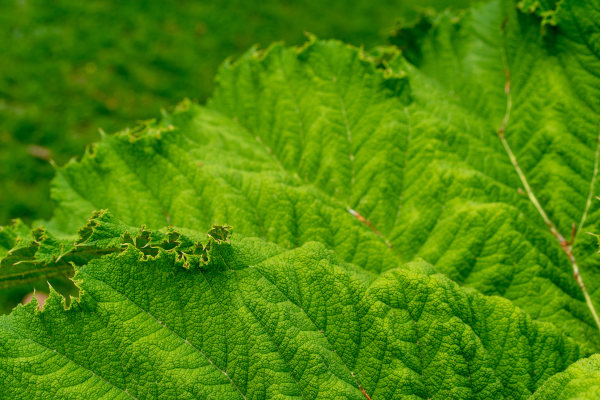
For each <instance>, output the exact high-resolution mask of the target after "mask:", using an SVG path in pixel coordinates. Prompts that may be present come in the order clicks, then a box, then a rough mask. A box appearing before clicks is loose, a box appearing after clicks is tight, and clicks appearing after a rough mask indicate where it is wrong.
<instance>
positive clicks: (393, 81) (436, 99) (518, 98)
mask: <svg viewBox="0 0 600 400" xmlns="http://www.w3.org/2000/svg"><path fill="white" fill-rule="evenodd" d="M565 3H568V2H563V6H562V7H561V12H562V13H563V14H564V15H565V16H564V17H563V18H562V19H559V21H568V18H567V17H568V16H569V15H570V14H568V12H570V11H569V10H570V8H569V7H571V8H575V7H576V6H575V5H573V6H569V7H567V4H565ZM581 7H584V6H583V5H582V6H581ZM590 7H591V6H590ZM573 12H575V11H573ZM590 12H591V11H590ZM431 26H432V27H431V30H430V31H429V33H427V34H426V35H425V36H423V37H421V39H420V41H419V44H420V48H419V49H418V50H419V52H420V54H421V55H420V57H419V59H415V60H412V61H413V62H414V63H416V64H417V65H413V64H411V63H410V62H409V61H410V60H409V61H407V60H405V59H403V58H402V57H400V56H398V55H393V54H392V55H389V54H388V55H386V56H385V57H382V58H379V57H377V58H373V57H370V56H367V55H365V54H363V52H362V51H360V50H358V49H355V48H352V47H349V46H346V45H343V44H341V43H338V42H331V41H329V42H322V41H316V40H311V41H310V42H309V43H307V45H306V46H304V47H302V48H286V47H284V46H282V45H274V46H272V47H271V48H269V49H268V50H266V51H257V50H251V51H250V52H249V53H248V54H246V55H245V56H244V57H243V58H242V59H240V60H238V61H237V62H236V63H234V64H231V63H226V64H225V65H224V67H223V68H222V70H221V72H220V74H219V75H218V77H217V85H218V89H217V91H216V93H215V95H214V97H213V99H212V100H211V102H210V103H209V108H210V109H206V108H202V107H198V106H195V105H191V104H190V103H189V102H184V103H182V104H180V105H179V106H178V108H177V109H176V110H174V111H173V112H171V113H170V114H166V113H165V116H164V118H163V119H162V120H161V121H160V122H154V121H149V122H147V123H146V124H145V125H143V126H141V127H139V128H138V129H136V130H132V131H125V132H122V133H120V134H118V135H116V136H112V137H108V138H106V139H105V140H103V141H102V142H100V143H99V144H98V145H96V146H94V147H92V148H91V149H90V151H89V152H88V154H87V155H86V156H85V157H84V158H83V160H82V161H81V162H76V163H71V164H69V165H68V166H67V167H66V168H64V169H62V170H60V171H59V175H58V177H57V179H56V180H55V182H54V192H53V193H54V194H53V195H54V198H55V199H56V200H57V202H58V204H59V207H58V209H57V213H56V217H55V220H54V223H55V225H56V226H57V227H58V228H59V229H61V230H66V231H69V230H73V229H76V227H77V226H79V225H81V224H82V223H83V222H84V221H85V218H87V216H88V215H89V214H90V213H91V212H92V211H93V210H95V209H100V208H108V209H110V210H112V211H113V212H114V214H115V215H116V216H117V217H118V218H120V219H122V220H123V221H125V223H126V224H127V225H130V226H136V225H141V224H146V225H147V226H148V227H150V228H160V227H163V226H165V225H168V224H174V225H177V226H183V227H186V228H190V229H197V230H207V229H208V228H209V227H210V226H212V225H213V224H216V223H223V222H226V223H228V224H230V225H232V226H235V227H236V229H237V231H238V232H240V233H241V234H243V235H245V236H258V237H262V238H264V239H266V240H268V241H272V242H275V243H277V244H279V245H282V246H284V247H286V248H295V247H297V246H300V245H302V244H303V243H306V242H308V241H319V242H321V243H324V244H325V245H326V246H327V247H328V248H330V249H332V250H334V251H335V252H336V253H337V254H338V255H339V256H340V257H341V258H342V259H343V260H344V261H347V262H352V263H354V264H356V265H359V266H361V267H363V268H365V269H366V270H369V271H373V272H382V271H385V270H387V269H389V268H393V267H395V266H397V265H398V263H403V262H408V261H411V260H413V259H415V258H423V259H425V260H426V261H427V262H429V263H431V264H433V265H434V266H435V268H436V269H437V271H439V272H441V273H444V274H446V275H447V276H449V277H450V278H451V279H452V280H454V281H456V282H458V283H459V284H461V285H465V286H470V287H474V288H477V289H478V290H480V291H482V292H483V293H485V294H490V295H500V296H503V297H505V298H507V299H509V300H511V301H512V302H513V303H515V304H516V305H518V306H519V307H521V308H523V309H524V310H526V311H527V312H528V313H530V314H531V315H532V316H533V317H534V318H536V319H539V320H542V321H549V322H553V323H555V324H557V325H558V326H561V327H564V329H565V332H566V333H567V334H569V335H571V336H573V337H575V338H577V340H580V341H582V342H586V343H588V344H590V345H593V346H595V347H598V346H599V345H600V334H599V332H598V326H597V325H596V323H595V321H594V317H593V313H592V312H591V310H590V304H586V299H585V297H584V294H583V292H582V290H581V288H580V285H578V283H577V281H576V279H574V278H573V266H572V265H571V262H570V260H569V255H570V254H571V253H572V254H574V257H575V260H576V261H577V263H578V268H579V273H580V276H582V277H583V280H584V282H585V285H586V286H587V291H588V293H589V295H590V296H591V298H590V302H589V303H591V304H592V305H596V306H597V305H598V304H600V292H599V291H598V289H599V285H600V276H599V274H600V270H598V269H597V268H595V266H596V265H597V264H598V262H600V258H599V256H598V255H597V254H596V251H595V245H594V241H593V238H591V237H588V235H586V234H585V232H586V231H600V213H599V211H600V208H599V206H598V204H597V202H592V201H591V200H592V199H593V195H594V194H595V193H596V191H597V190H596V189H597V187H596V186H597V185H596V180H597V169H598V168H597V167H598V164H597V161H598V157H597V155H598V140H597V137H598V133H599V123H600V122H599V117H598V107H596V106H595V105H594V103H593V101H594V100H593V99H594V98H595V97H593V93H594V90H595V89H594V88H595V87H596V86H595V85H597V83H598V78H597V76H596V75H594V74H592V73H589V71H592V72H593V71H594V68H595V67H596V65H597V64H598V59H597V57H595V56H594V55H593V54H588V53H589V51H588V50H587V46H581V56H582V57H584V58H583V61H582V62H585V63H586V64H582V65H579V66H578V65H576V64H573V63H571V62H570V61H569V60H572V59H573V58H574V57H575V55H574V54H573V50H572V49H571V48H570V47H568V46H564V45H560V44H561V43H562V41H571V40H574V39H572V36H573V35H574V33H573V32H574V30H575V28H574V27H571V26H566V27H565V30H566V31H567V32H566V33H563V31H562V30H560V29H558V30H556V31H551V32H547V31H546V32H544V31H542V30H541V29H540V20H539V18H538V17H537V16H535V15H531V14H526V13H523V12H522V11H520V10H519V9H517V8H516V6H515V5H514V4H513V3H512V2H509V1H489V2H486V3H483V4H481V5H477V6H475V7H474V8H473V9H472V10H471V11H470V12H469V13H466V14H465V15H464V16H462V18H457V17H455V16H452V15H450V14H442V15H440V16H439V17H437V18H435V19H434V20H433V21H431ZM418 29H422V27H419V28H418ZM547 29H550V28H547ZM553 29H554V28H553ZM579 39H581V40H584V39H582V38H581V37H579ZM585 40H587V39H585ZM578 48H579V47H578ZM586 52H587V53H586ZM414 53H415V52H408V53H407V54H409V55H410V54H414ZM578 54H579V53H578ZM588 64H589V65H588ZM507 71H508V75H507ZM507 76H509V78H510V79H509V83H510V85H509V86H510V91H509V92H508V95H507V93H506V89H507V88H508V87H507ZM571 77H573V79H579V80H581V82H580V83H579V81H577V82H578V83H576V84H574V83H572V82H573V81H572V79H571ZM588 92H589V93H591V94H592V96H591V97H590V96H588ZM509 99H510V107H509V108H507V104H508V103H507V102H508V100H509ZM586 99H588V100H586ZM507 111H510V113H507ZM505 119H506V121H505V122H503V121H504V120H505ZM499 131H501V132H502V134H503V135H504V137H505V138H506V144H507V146H508V147H509V148H510V150H511V152H512V154H513V155H514V156H515V157H516V160H517V162H518V165H519V166H520V171H521V172H522V177H523V178H524V179H525V180H526V181H527V185H528V188H529V189H530V190H527V188H525V187H524V183H523V180H522V179H521V177H520V176H519V174H518V172H517V170H516V169H515V167H514V166H513V163H512V161H511V158H510V157H509V154H508V153H507V150H506V148H505V146H503V142H502V141H501V139H500V137H499V134H498V132H499ZM529 194H531V196H534V198H535V201H536V202H539V207H535V206H534V204H533V202H532V201H531V198H530V197H531V196H529ZM540 210H543V213H544V215H545V217H542V216H541V212H540ZM544 218H546V219H547V221H545V219H544ZM548 222H549V223H551V224H552V226H553V228H552V229H549V227H548V225H547V223H548ZM573 223H575V224H576V231H575V233H576V235H575V237H574V239H575V241H574V244H573V245H572V246H571V245H568V244H567V243H566V242H567V241H568V240H569V238H570V234H571V225H572V224H573ZM552 231H554V234H553V233H552ZM563 239H564V240H563ZM561 243H562V245H561Z"/></svg>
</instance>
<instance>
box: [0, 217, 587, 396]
mask: <svg viewBox="0 0 600 400" xmlns="http://www.w3.org/2000/svg"><path fill="white" fill-rule="evenodd" d="M110 220H111V219H110V218H107V214H105V213H103V214H101V215H100V216H96V217H94V218H92V219H91V221H90V224H89V225H93V226H95V228H94V229H95V230H96V231H101V232H102V231H103V232H108V231H109V230H110V229H105V228H107V227H108V228H110V226H108V225H109V224H110ZM107 221H108V222H107ZM113 221H114V220H113ZM216 229H217V230H221V231H223V230H222V229H221V228H216ZM143 232H148V237H151V238H159V237H161V238H162V239H163V240H161V241H158V240H157V241H153V240H150V242H153V243H154V244H152V245H150V246H142V247H141V248H140V247H137V246H136V245H135V244H134V243H130V242H128V239H127V238H129V237H138V238H139V237H140V235H142V236H143V235H144V233H143ZM171 232H177V234H178V235H179V237H178V239H177V242H178V243H177V244H176V245H175V246H174V247H173V248H169V249H165V248H164V244H165V243H168V242H169V241H171V242H172V239H173V237H174V236H173V235H171V236H170V238H171V239H169V235H168V234H164V233H161V232H151V231H148V230H145V229H138V230H133V231H131V232H130V231H125V232H117V231H114V234H115V235H114V241H113V243H117V242H121V243H122V244H124V246H116V247H115V248H110V249H109V248H108V247H105V248H104V250H105V252H104V254H102V255H100V256H99V257H97V258H94V259H92V260H90V261H89V262H87V263H86V264H84V265H81V266H75V270H76V275H75V278H74V280H75V282H76V283H77V285H78V287H79V289H80V292H81V295H80V297H79V298H77V299H73V300H72V302H71V304H70V306H69V307H68V308H65V303H64V299H63V298H62V297H61V296H60V295H59V294H57V293H56V292H55V291H53V290H51V294H50V297H49V298H48V300H47V301H46V304H45V306H44V309H43V311H40V310H39V308H38V307H37V304H36V303H35V302H34V303H30V304H27V305H25V306H18V307H17V308H16V309H15V310H14V311H13V312H12V313H11V314H10V315H7V316H2V317H0V382H2V387H3V397H7V398H32V397H35V398H42V399H46V398H47V399H54V398H81V397H82V394H85V396H84V397H86V398H179V399H185V398H190V399H192V398H211V399H213V398H214V399H235V398H240V399H250V398H306V399H309V398H323V399H334V398H348V399H365V398H372V399H377V398H401V397H402V398H431V399H447V398H473V399H492V398H514V399H520V398H526V397H527V396H528V395H529V394H530V393H532V392H534V391H535V390H536V389H537V388H538V387H539V386H540V385H541V384H542V383H543V382H544V381H546V380H547V379H548V378H549V377H551V376H552V375H553V374H555V373H557V372H560V371H563V370H564V369H565V368H566V367H567V366H568V365H570V364H571V363H573V362H574V361H576V360H577V359H579V358H580V357H582V356H585V355H586V354H587V351H586V350H584V349H583V348H582V347H581V346H579V345H577V344H575V342H573V341H572V340H570V339H566V338H565V337H564V336H563V335H562V334H561V333H560V332H559V331H558V330H557V329H556V328H555V327H553V326H552V325H550V324H547V323H540V322H536V321H533V320H532V319H531V318H530V317H529V316H528V315H527V314H525V313H524V312H523V311H521V310H519V309H518V308H516V307H515V306H514V305H512V304H511V303H510V302H509V301H507V300H505V299H501V298H499V297H486V296H483V295H481V294H479V293H477V292H476V291H473V290H465V289H462V288H460V287H459V286H458V285H456V284H455V283H453V282H452V281H450V280H449V279H447V278H446V277H444V276H443V275H439V274H434V273H433V269H432V268H431V266H429V265H427V264H426V263H423V262H420V263H413V264H411V265H406V266H403V267H401V268H393V269H390V270H388V271H386V272H385V273H382V274H380V275H377V274H374V273H371V272H367V271H365V270H364V269H362V268H360V267H356V266H354V265H351V264H346V263H344V262H343V261H340V260H339V259H338V257H337V256H336V255H335V254H334V253H333V252H332V251H330V250H327V249H326V247H325V246H324V245H323V244H321V243H316V242H311V243H306V244H304V245H302V246H300V247H299V248H297V249H294V250H286V249H284V248H282V247H279V246H276V245H273V244H269V243H266V242H264V241H262V240H260V239H244V238H241V237H237V238H231V239H230V238H229V234H226V235H225V236H223V237H222V239H215V238H213V237H212V235H206V234H205V235H200V234H198V233H196V234H195V236H196V237H202V236H203V237H204V239H202V241H203V242H204V243H203V244H202V245H201V246H200V247H201V248H202V249H204V251H206V252H207V254H208V257H207V260H206V262H204V263H200V264H196V265H195V266H192V267H190V266H186V265H185V264H184V263H181V258H180V255H181V254H182V253H188V254H191V253H192V252H193V250H190V249H194V248H196V247H198V246H197V245H191V246H190V243H194V239H192V237H193V236H194V234H193V233H192V234H191V236H190V233H188V234H182V233H179V232H178V231H177V230H172V231H171ZM107 238H108V236H106V235H105V239H107ZM85 246H92V245H91V243H88V244H86V245H85ZM166 247H170V246H166ZM149 248H154V249H155V250H156V252H155V255H148V254H147V251H146V250H148V249H149Z"/></svg>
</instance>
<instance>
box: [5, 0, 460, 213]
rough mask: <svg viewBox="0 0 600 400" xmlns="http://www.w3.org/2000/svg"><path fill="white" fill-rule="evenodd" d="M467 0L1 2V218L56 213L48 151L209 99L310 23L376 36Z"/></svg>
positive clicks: (346, 36) (54, 154) (369, 39)
mask: <svg viewBox="0 0 600 400" xmlns="http://www.w3.org/2000/svg"><path fill="white" fill-rule="evenodd" d="M466 3H468V1H466V0H462V1H459V2H451V1H448V0H441V1H440V0H428V1H425V2H422V1H419V2H417V1H415V0H383V1H378V2H372V1H357V2H353V3H352V6H349V5H348V2H346V1H342V0H334V1H329V2H327V3H326V4H325V3H324V2H322V1H319V0H301V1H290V0H287V1H274V0H266V1H241V0H219V1H207V0H203V1H168V2H165V1H132V2H120V1H114V0H98V1H91V2H86V1H79V0H59V1H52V2H47V1H41V0H36V1H31V0H5V1H2V2H0V40H1V42H0V45H1V48H2V51H1V52H0V223H6V222H7V220H8V219H9V218H15V217H21V218H24V219H25V220H26V221H27V220H32V219H35V218H45V217H48V216H49V215H50V212H51V208H52V206H51V202H50V200H49V190H48V182H49V180H50V178H51V177H52V176H53V171H52V167H51V166H50V163H49V162H48V161H49V160H51V159H52V160H55V161H56V162H57V163H59V164H62V163H64V162H65V161H67V160H68V159H69V158H70V157H72V156H75V155H78V154H81V152H82V150H83V148H84V147H85V145H86V144H87V143H90V142H92V141H95V140H97V139H99V133H98V129H99V128H102V129H104V130H105V131H107V132H111V131H114V130H116V129H117V128H119V129H120V128H122V127H123V126H124V125H125V124H130V123H132V122H133V121H135V120H138V119H145V118H149V117H152V116H154V115H156V114H157V112H158V110H159V109H160V108H161V107H163V106H166V105H169V104H173V103H174V102H176V101H179V100H180V99H182V98H183V97H190V98H192V99H197V100H199V101H202V100H204V99H205V98H206V97H207V95H208V94H209V93H210V92H211V90H212V77H213V76H214V74H215V71H216V69H217V67H218V65H219V64H220V63H221V62H222V61H223V60H224V59H225V58H226V57H229V56H236V55H239V54H241V53H242V52H243V51H245V50H246V49H247V48H249V47H250V46H252V45H253V44H259V45H263V46H266V45H267V44H269V43H271V42H273V41H277V40H284V41H286V42H288V43H300V42H302V41H303V40H304V32H311V33H314V34H317V35H318V36H320V37H323V38H327V37H335V38H338V39H342V40H344V41H346V42H349V43H352V44H356V45H360V44H364V45H365V46H367V47H369V46H373V45H375V44H380V43H382V42H384V41H385V38H386V36H387V35H388V34H389V32H390V31H391V30H392V29H393V28H394V25H395V24H396V20H397V19H398V18H402V17H403V16H404V17H405V18H409V19H410V18H412V17H414V10H413V6H415V5H418V6H419V7H424V6H435V7H436V8H444V7H446V6H447V5H448V4H452V5H453V6H454V7H459V6H462V5H465V4H466Z"/></svg>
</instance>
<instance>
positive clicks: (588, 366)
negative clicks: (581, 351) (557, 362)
mask: <svg viewBox="0 0 600 400" xmlns="http://www.w3.org/2000/svg"><path fill="white" fill-rule="evenodd" d="M599 397H600V356H599V355H593V356H591V357H589V358H585V359H583V360H579V361H577V362H576V363H575V364H573V365H571V366H570V367H569V368H567V370H566V371H565V372H562V373H559V374H556V375H554V376H553V377H552V378H550V379H548V380H547V381H546V382H545V383H544V384H543V385H542V387H541V388H539V389H538V390H537V391H536V392H535V394H534V396H533V397H532V399H534V400H547V399H548V400H549V399H562V400H575V399H577V400H594V399H597V398H599Z"/></svg>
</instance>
